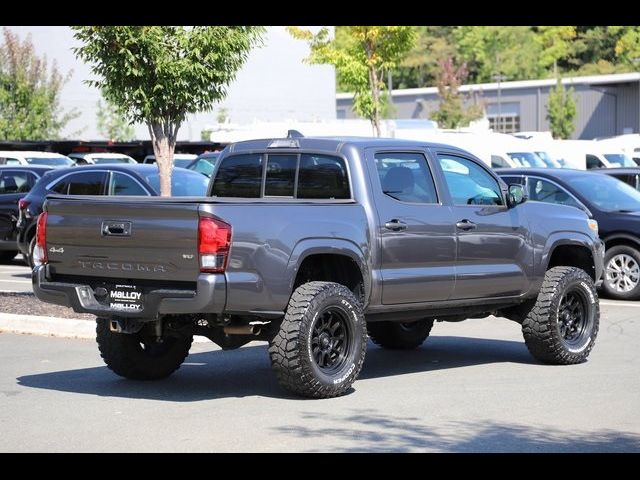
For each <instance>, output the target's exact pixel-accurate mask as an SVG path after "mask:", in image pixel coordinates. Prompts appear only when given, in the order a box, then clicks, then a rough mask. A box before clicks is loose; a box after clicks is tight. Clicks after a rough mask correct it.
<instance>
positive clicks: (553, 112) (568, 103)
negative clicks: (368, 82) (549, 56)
mask: <svg viewBox="0 0 640 480" xmlns="http://www.w3.org/2000/svg"><path fill="white" fill-rule="evenodd" d="M576 113H577V108H576V101H575V98H574V91H573V87H571V88H569V90H566V89H565V88H564V85H562V82H561V80H560V77H558V82H557V84H556V86H555V87H554V88H551V89H550V90H549V101H548V102H547V120H548V121H549V128H550V129H551V133H552V135H553V138H556V139H566V138H569V136H570V135H571V134H572V133H573V131H574V130H575V125H574V123H573V122H574V120H575V118H576Z"/></svg>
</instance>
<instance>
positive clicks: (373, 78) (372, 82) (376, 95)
mask: <svg viewBox="0 0 640 480" xmlns="http://www.w3.org/2000/svg"><path fill="white" fill-rule="evenodd" d="M369 86H370V87H371V96H372V97H373V112H372V115H371V118H370V120H371V126H372V127H373V132H374V133H375V135H376V137H379V136H380V135H381V130H380V85H379V83H378V75H377V72H376V70H375V68H373V67H371V66H370V67H369Z"/></svg>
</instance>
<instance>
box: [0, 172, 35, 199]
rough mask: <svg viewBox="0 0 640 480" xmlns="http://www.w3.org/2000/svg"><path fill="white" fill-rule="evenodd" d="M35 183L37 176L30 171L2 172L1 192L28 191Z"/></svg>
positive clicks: (0, 179)
mask: <svg viewBox="0 0 640 480" xmlns="http://www.w3.org/2000/svg"><path fill="white" fill-rule="evenodd" d="M34 184H35V177H34V175H33V174H31V173H29V172H0V194H3V193H27V192H28V191H29V190H31V187H33V185H34Z"/></svg>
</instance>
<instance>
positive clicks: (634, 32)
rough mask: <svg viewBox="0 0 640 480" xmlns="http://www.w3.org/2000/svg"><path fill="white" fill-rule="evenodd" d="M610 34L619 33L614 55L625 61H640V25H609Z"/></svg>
mask: <svg viewBox="0 0 640 480" xmlns="http://www.w3.org/2000/svg"><path fill="white" fill-rule="evenodd" d="M608 31H609V32H610V33H612V34H614V35H615V34H619V38H618V40H617V42H616V47H615V52H616V56H617V57H619V58H620V59H622V60H623V61H624V62H627V63H632V64H633V63H636V62H639V61H640V27H609V29H608Z"/></svg>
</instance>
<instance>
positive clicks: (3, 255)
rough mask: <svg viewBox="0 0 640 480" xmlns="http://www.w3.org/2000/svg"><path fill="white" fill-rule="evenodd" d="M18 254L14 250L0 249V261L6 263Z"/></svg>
mask: <svg viewBox="0 0 640 480" xmlns="http://www.w3.org/2000/svg"><path fill="white" fill-rule="evenodd" d="M17 254H18V252H16V251H13V250H11V251H1V252H0V263H8V262H10V261H11V260H13V259H14V258H15V256H16V255H17Z"/></svg>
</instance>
